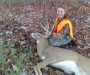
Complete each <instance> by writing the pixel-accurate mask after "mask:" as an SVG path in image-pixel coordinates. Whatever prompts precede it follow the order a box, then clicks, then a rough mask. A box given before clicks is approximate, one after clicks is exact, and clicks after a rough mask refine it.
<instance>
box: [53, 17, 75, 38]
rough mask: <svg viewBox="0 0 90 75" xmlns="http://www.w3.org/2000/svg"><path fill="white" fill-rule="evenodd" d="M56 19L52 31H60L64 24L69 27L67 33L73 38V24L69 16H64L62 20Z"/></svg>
mask: <svg viewBox="0 0 90 75" xmlns="http://www.w3.org/2000/svg"><path fill="white" fill-rule="evenodd" d="M56 19H57V23H56V25H55V26H54V28H53V32H55V33H59V32H61V31H62V29H63V28H64V27H65V26H68V29H69V35H70V37H71V38H72V39H73V38H74V29H73V24H72V21H71V20H70V19H69V18H64V19H62V20H60V21H59V19H58V18H56Z"/></svg>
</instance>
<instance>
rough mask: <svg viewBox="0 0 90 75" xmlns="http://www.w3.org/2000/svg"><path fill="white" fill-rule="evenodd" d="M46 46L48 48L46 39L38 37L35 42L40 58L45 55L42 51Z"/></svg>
mask: <svg viewBox="0 0 90 75" xmlns="http://www.w3.org/2000/svg"><path fill="white" fill-rule="evenodd" d="M47 48H48V40H47V39H40V41H39V42H38V43H37V52H38V54H39V56H40V57H41V58H42V56H45V54H44V53H45V51H46V49H47Z"/></svg>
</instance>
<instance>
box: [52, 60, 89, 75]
mask: <svg viewBox="0 0 90 75" xmlns="http://www.w3.org/2000/svg"><path fill="white" fill-rule="evenodd" d="M52 66H53V67H56V68H58V69H62V70H64V71H65V72H66V73H69V74H70V73H75V75H87V74H86V73H85V72H83V71H81V69H80V67H79V66H78V65H77V64H76V62H75V61H69V60H66V61H62V62H58V63H54V64H52Z"/></svg>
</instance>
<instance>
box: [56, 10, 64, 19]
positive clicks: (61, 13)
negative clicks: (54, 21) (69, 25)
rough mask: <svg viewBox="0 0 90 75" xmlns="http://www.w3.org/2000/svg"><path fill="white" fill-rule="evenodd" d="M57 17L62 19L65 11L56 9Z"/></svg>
mask: <svg viewBox="0 0 90 75" xmlns="http://www.w3.org/2000/svg"><path fill="white" fill-rule="evenodd" d="M57 15H58V17H60V18H63V17H64V15H65V10H64V9H63V8H58V9H57Z"/></svg>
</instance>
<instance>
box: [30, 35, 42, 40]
mask: <svg viewBox="0 0 90 75" xmlns="http://www.w3.org/2000/svg"><path fill="white" fill-rule="evenodd" d="M31 36H32V38H33V39H35V40H38V39H40V38H41V36H42V35H41V34H40V33H31Z"/></svg>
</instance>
